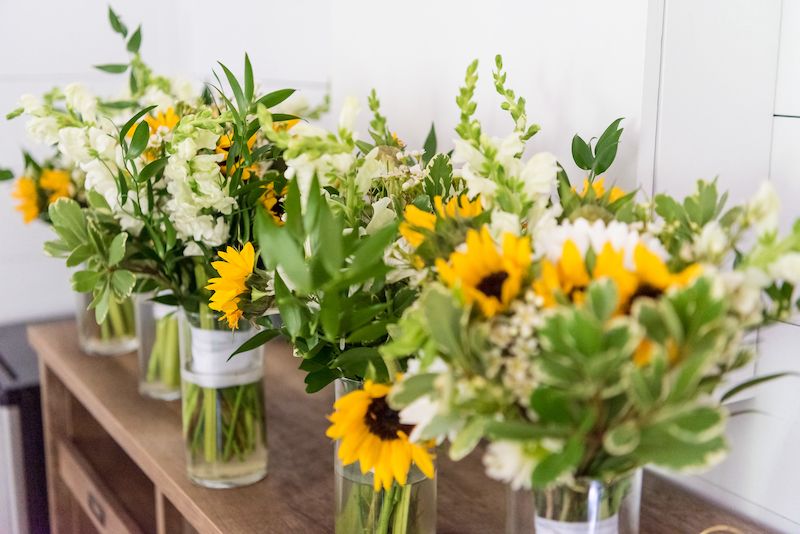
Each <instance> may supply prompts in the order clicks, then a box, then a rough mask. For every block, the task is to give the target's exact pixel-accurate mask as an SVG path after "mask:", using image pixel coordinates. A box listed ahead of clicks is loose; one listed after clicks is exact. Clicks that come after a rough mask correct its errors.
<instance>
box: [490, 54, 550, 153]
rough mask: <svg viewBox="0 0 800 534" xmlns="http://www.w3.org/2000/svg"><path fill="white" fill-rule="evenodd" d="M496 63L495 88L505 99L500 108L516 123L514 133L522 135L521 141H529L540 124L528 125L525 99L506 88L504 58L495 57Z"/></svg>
mask: <svg viewBox="0 0 800 534" xmlns="http://www.w3.org/2000/svg"><path fill="white" fill-rule="evenodd" d="M494 61H495V67H496V68H497V70H495V71H494V87H495V89H496V90H497V93H498V94H499V95H500V96H502V97H503V98H504V102H503V103H502V104H501V105H500V107H501V108H502V109H503V110H505V111H508V113H509V114H510V115H511V119H512V120H513V121H514V131H517V132H519V133H520V139H522V141H527V140H528V139H530V138H531V137H533V136H534V135H536V133H537V132H538V131H539V130H540V129H541V128H540V126H539V125H538V124H531V125H530V126H528V125H527V123H528V117H527V114H526V111H525V99H524V98H523V97H519V98H517V97H516V94H515V93H514V91H513V90H511V89H508V88H507V87H506V85H505V83H506V76H507V75H506V73H505V72H504V71H503V57H502V56H500V55H499V54H498V55H497V56H495V58H494Z"/></svg>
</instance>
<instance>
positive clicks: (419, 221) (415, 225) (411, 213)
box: [400, 195, 483, 248]
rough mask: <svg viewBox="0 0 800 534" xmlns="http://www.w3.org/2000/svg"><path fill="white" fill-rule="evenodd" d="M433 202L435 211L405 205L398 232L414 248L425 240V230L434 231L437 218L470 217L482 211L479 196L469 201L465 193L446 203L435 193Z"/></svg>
mask: <svg viewBox="0 0 800 534" xmlns="http://www.w3.org/2000/svg"><path fill="white" fill-rule="evenodd" d="M433 204H434V208H435V213H431V212H428V211H423V210H421V209H419V208H418V207H416V206H415V205H413V204H409V205H408V206H406V209H405V211H404V212H403V218H404V219H405V220H404V221H403V222H402V223H400V234H401V235H402V236H403V237H404V238H405V239H406V241H408V242H409V243H410V244H411V246H413V247H415V248H416V247H419V246H420V245H421V244H422V243H423V242H424V241H425V235H424V232H425V231H428V232H433V231H434V229H435V228H436V220H437V218H440V219H471V218H472V217H476V216H478V215H480V214H481V212H482V211H483V207H482V206H481V199H480V197H476V198H475V200H473V201H472V202H470V200H469V198H468V197H467V195H461V196H460V197H459V198H456V197H453V198H451V199H450V200H448V201H447V204H444V203H443V202H442V197H441V196H438V195H437V196H436V197H434V199H433Z"/></svg>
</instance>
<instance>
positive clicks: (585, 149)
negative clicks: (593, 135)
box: [572, 134, 594, 171]
mask: <svg viewBox="0 0 800 534" xmlns="http://www.w3.org/2000/svg"><path fill="white" fill-rule="evenodd" d="M572 159H573V160H575V165H577V166H578V168H580V169H583V170H585V171H588V170H590V169H591V168H592V164H593V163H594V156H593V155H592V149H591V148H590V147H589V145H587V144H586V141H584V140H583V139H582V138H581V137H580V136H579V135H578V134H575V137H573V138H572Z"/></svg>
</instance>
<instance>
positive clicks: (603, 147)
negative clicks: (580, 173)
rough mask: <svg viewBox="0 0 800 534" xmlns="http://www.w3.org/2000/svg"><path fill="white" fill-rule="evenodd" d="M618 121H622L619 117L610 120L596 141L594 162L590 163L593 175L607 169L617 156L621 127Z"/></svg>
mask: <svg viewBox="0 0 800 534" xmlns="http://www.w3.org/2000/svg"><path fill="white" fill-rule="evenodd" d="M620 122H622V119H621V118H619V119H617V120H615V121H614V122H612V123H611V124H610V125H609V126H608V128H606V130H605V131H604V132H603V135H601V136H600V139H598V141H597V145H596V146H595V159H594V164H593V165H592V170H593V172H594V174H595V175H599V174H602V173H604V172H605V171H606V170H608V168H609V167H611V164H612V163H613V162H614V159H615V158H616V157H617V147H618V146H619V138H620V136H621V135H622V128H619V123H620Z"/></svg>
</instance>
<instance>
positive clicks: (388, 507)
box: [375, 483, 397, 534]
mask: <svg viewBox="0 0 800 534" xmlns="http://www.w3.org/2000/svg"><path fill="white" fill-rule="evenodd" d="M396 490H397V485H396V484H395V483H392V487H391V488H389V489H388V490H384V492H383V503H382V505H381V515H380V518H379V519H378V528H377V529H376V530H375V534H387V533H388V532H389V520H390V519H391V517H392V510H393V509H394V494H395V491H396Z"/></svg>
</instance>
